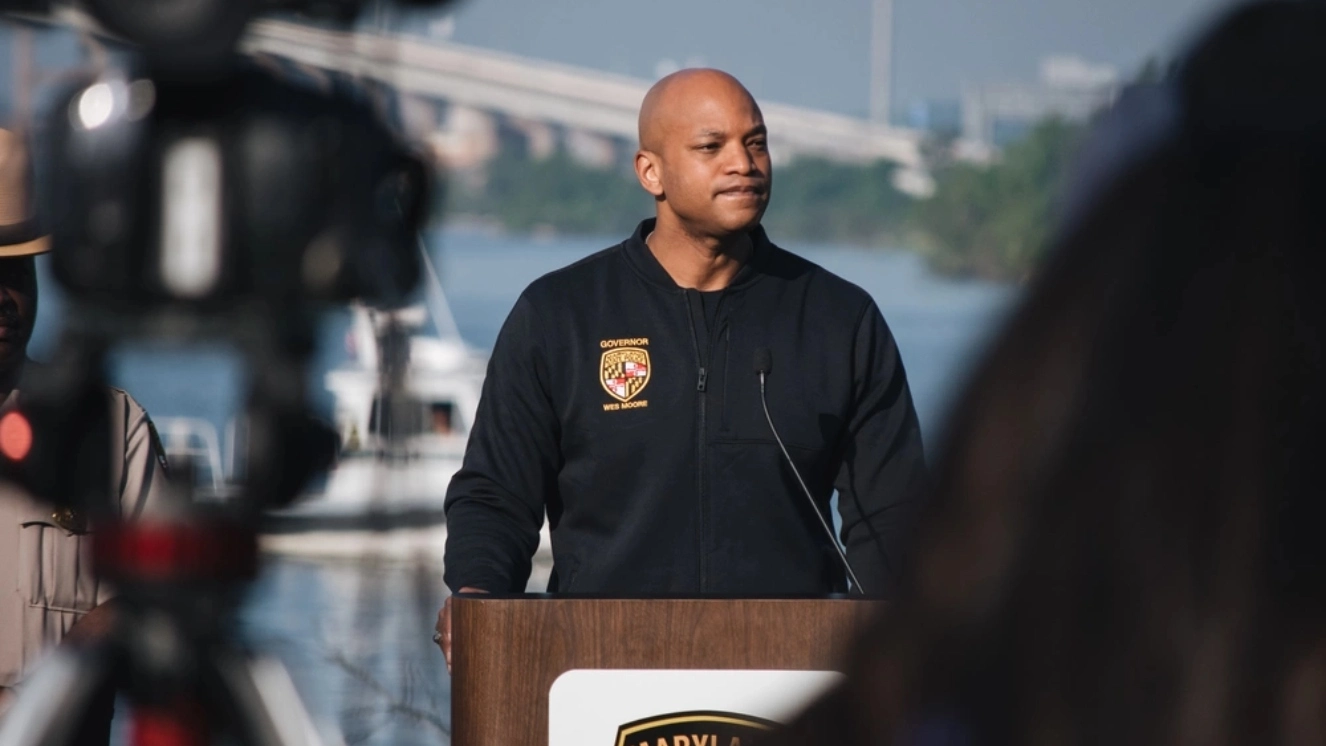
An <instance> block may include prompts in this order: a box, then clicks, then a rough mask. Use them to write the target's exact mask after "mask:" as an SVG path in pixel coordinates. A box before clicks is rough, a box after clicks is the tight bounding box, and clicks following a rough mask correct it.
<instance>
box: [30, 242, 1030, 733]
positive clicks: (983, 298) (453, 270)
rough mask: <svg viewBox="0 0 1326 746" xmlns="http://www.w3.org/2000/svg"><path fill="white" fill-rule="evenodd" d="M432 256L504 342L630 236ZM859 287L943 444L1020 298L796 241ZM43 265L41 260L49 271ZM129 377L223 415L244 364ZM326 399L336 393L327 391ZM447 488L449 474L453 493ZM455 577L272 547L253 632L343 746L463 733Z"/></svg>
mask: <svg viewBox="0 0 1326 746" xmlns="http://www.w3.org/2000/svg"><path fill="white" fill-rule="evenodd" d="M432 239H433V240H432V244H433V247H434V252H433V253H434V258H435V261H436V263H437V265H438V269H439V272H440V274H441V275H442V283H443V286H444V288H445V290H446V292H447V295H448V298H449V300H450V302H451V306H452V310H453V312H454V315H455V317H456V321H457V324H458V325H459V327H460V331H461V334H462V335H463V336H464V337H465V338H466V339H467V340H469V341H470V342H471V343H473V344H475V345H477V346H480V347H483V348H491V346H492V344H493V340H494V339H495V338H496V336H497V332H498V330H499V329H500V328H501V325H502V322H503V320H504V319H505V317H506V314H507V312H508V311H509V310H510V308H511V306H512V304H513V303H514V302H515V300H516V297H517V296H518V295H519V294H520V291H521V290H522V289H523V288H524V287H525V286H526V285H527V284H528V283H529V282H530V281H531V280H533V279H535V278H536V277H538V276H539V275H541V274H543V273H545V272H548V271H550V270H553V269H556V268H558V267H561V266H564V265H566V264H569V263H571V262H572V261H575V260H576V259H579V258H581V257H584V256H586V255H588V254H590V253H593V252H595V251H598V250H599V249H602V248H604V247H605V246H608V245H610V244H612V243H615V242H616V240H617V239H597V240H596V239H554V240H533V239H530V238H527V237H509V236H494V235H486V234H482V233H475V232H462V231H445V232H442V233H440V234H438V235H435V236H433V237H432ZM790 248H794V250H797V251H798V252H799V253H801V254H802V255H804V256H806V257H807V258H809V259H811V260H812V261H815V262H817V263H819V264H821V265H823V266H824V267H826V268H827V269H829V270H831V271H833V272H835V273H837V274H839V275H840V276H843V277H846V278H848V279H850V280H852V281H853V282H855V283H857V284H859V285H861V286H862V287H863V288H865V289H866V290H867V291H868V292H870V293H871V295H872V296H873V297H874V298H875V300H876V302H877V303H878V304H879V306H880V308H881V310H882V311H883V313H884V316H885V318H886V319H887V320H888V322H889V324H890V326H891V328H892V330H893V333H894V336H895V337H896V339H897V341H898V346H899V349H900V350H901V353H902V357H903V361H904V364H905V365H906V368H907V371H908V377H909V380H910V383H911V388H912V393H913V396H914V398H915V401H916V408H917V412H918V414H919V416H920V420H921V424H922V428H923V431H924V433H925V434H926V436H927V440H928V442H929V443H930V444H932V445H933V444H934V442H935V439H936V431H937V428H938V426H939V423H940V421H941V419H942V418H943V416H944V406H945V402H946V399H947V397H948V395H949V393H950V392H951V391H952V389H953V387H954V386H955V385H958V384H959V383H960V382H961V379H962V376H963V375H964V373H965V371H966V369H967V367H968V364H969V362H970V360H971V357H972V356H973V355H974V354H976V353H977V352H978V351H979V347H980V345H981V343H982V341H983V340H984V339H986V338H987V336H988V334H989V332H990V330H991V329H992V327H993V325H995V324H996V323H997V322H998V320H999V319H1000V317H1001V315H1002V314H1003V312H1004V311H1005V310H1006V309H1007V307H1008V304H1009V301H1010V300H1011V299H1012V297H1013V293H1012V291H1011V290H1010V289H1009V288H1007V287H1004V286H998V285H991V284H988V283H980V282H956V281H951V280H947V279H943V278H938V277H935V276H933V275H931V274H929V273H928V272H926V270H925V268H924V266H923V264H922V263H921V262H920V261H919V260H918V259H917V258H916V257H915V256H914V255H912V254H908V253H902V252H888V251H863V250H860V249H855V248H843V247H834V246H813V247H790ZM44 269H45V265H44V264H43V270H44ZM42 292H43V296H42V309H41V315H40V318H39V322H38V332H37V336H36V337H34V340H33V347H32V352H33V355H34V357H37V358H38V359H40V358H41V357H42V356H43V355H44V353H46V352H48V351H49V349H50V346H51V344H52V342H53V332H54V330H55V329H56V328H57V327H58V322H59V319H60V317H61V316H62V314H63V309H64V301H63V299H62V298H61V297H60V296H59V293H58V289H57V288H56V286H55V285H54V283H53V282H52V281H51V280H50V279H49V277H47V278H45V279H44V280H43V284H42ZM347 329H348V315H347V314H344V313H338V314H333V315H332V316H330V317H329V318H328V319H327V320H326V322H325V323H324V324H323V328H322V333H321V340H322V346H321V350H320V351H319V354H318V357H317V359H316V360H315V364H314V366H313V370H312V372H311V374H310V388H311V390H313V391H317V392H320V390H321V379H322V376H323V374H324V373H325V372H326V370H328V369H329V368H331V367H333V366H335V365H336V364H338V363H339V362H341V361H342V360H344V359H345V358H346V352H345V348H344V338H345V333H346V331H347ZM112 375H113V377H114V381H115V383H116V384H117V385H120V386H122V387H124V388H126V389H127V390H128V391H130V392H131V393H132V394H133V395H134V396H135V397H136V398H137V399H138V400H139V401H140V402H142V404H143V405H144V406H145V407H146V408H147V409H148V411H149V412H151V413H153V414H154V415H156V416H157V417H165V416H193V417H202V418H205V419H208V420H210V421H212V422H213V423H214V424H215V425H216V426H217V427H218V428H221V427H222V426H223V425H224V422H225V420H226V419H227V418H228V417H230V416H231V415H232V414H233V413H234V411H235V407H236V406H237V403H238V402H239V398H240V397H239V387H240V383H241V381H242V371H241V369H240V366H239V364H238V361H236V360H234V359H233V358H232V357H230V356H229V355H228V354H227V353H226V352H225V351H223V350H216V349H211V350H193V351H178V350H160V349H151V348H143V347H140V348H135V349H133V350H131V351H129V352H127V353H125V354H121V355H118V356H117V358H116V359H115V361H114V365H113V366H112ZM316 403H317V404H318V406H319V407H320V408H321V409H322V410H323V411H324V412H325V411H327V410H328V407H329V404H330V402H329V400H328V399H327V397H326V396H325V395H322V394H321V393H320V395H319V396H318V398H317V402H316ZM444 488H445V485H438V499H439V500H440V499H441V493H442V490H443V489H444ZM445 594H446V590H445V588H444V587H443V584H442V579H441V568H439V567H433V566H429V565H426V564H425V565H420V564H414V563H411V564H402V563H391V562H387V561H364V562H346V561H340V562H330V561H324V562H314V561H305V560H298V559H291V558H280V559H276V558H273V559H270V560H269V561H268V562H267V563H266V565H265V568H264V571H263V573H262V576H261V578H260V579H259V581H258V582H257V584H256V585H255V586H254V588H253V589H252V592H251V594H250V597H249V600H248V602H247V603H246V605H245V607H244V613H243V628H244V632H245V634H246V635H247V636H248V637H249V638H250V639H251V640H252V641H253V642H254V643H255V644H256V645H258V646H259V647H261V648H262V649H264V650H266V651H269V652H271V653H273V654H275V655H277V656H278V657H280V658H281V660H283V661H284V662H285V663H286V665H287V667H288V668H289V669H290V670H291V674H292V676H293V678H294V680H295V683H296V685H297V687H298V688H299V689H300V691H301V693H302V694H303V696H304V698H305V700H306V704H307V705H308V707H309V710H310V711H311V713H312V715H313V717H314V720H315V722H316V724H317V726H318V729H319V730H320V731H321V732H322V734H323V735H324V737H325V739H326V740H327V741H328V743H329V744H336V743H345V744H384V745H386V744H393V745H398V746H412V745H413V744H421V745H422V744H430V745H431V744H437V743H439V742H441V743H446V742H448V741H449V739H448V738H447V734H448V733H449V730H450V727H449V726H450V707H449V701H450V681H449V678H448V676H447V673H446V668H445V666H444V664H443V661H442V657H441V654H440V653H438V651H437V649H436V647H435V646H434V645H433V643H432V641H431V639H430V638H431V634H432V628H433V623H434V620H435V618H436V611H437V608H438V607H439V606H440V604H441V602H442V600H443V598H444V597H445Z"/></svg>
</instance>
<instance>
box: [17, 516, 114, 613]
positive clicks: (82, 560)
mask: <svg viewBox="0 0 1326 746" xmlns="http://www.w3.org/2000/svg"><path fill="white" fill-rule="evenodd" d="M18 549H19V554H18V559H19V592H20V593H21V594H22V595H23V596H24V597H25V598H26V599H27V602H28V604H29V605H30V606H37V607H40V608H44V609H51V610H54V611H72V612H85V611H88V610H90V609H91V608H92V607H94V606H96V604H97V578H96V576H95V574H94V573H93V572H92V551H91V550H92V537H91V536H89V535H87V534H75V533H71V532H70V531H67V530H66V529H64V528H63V527H61V526H60V525H58V524H57V523H55V521H54V520H52V519H49V518H43V519H37V520H26V521H23V522H22V523H21V524H20V528H19V547H18Z"/></svg>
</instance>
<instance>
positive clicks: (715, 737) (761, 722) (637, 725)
mask: <svg viewBox="0 0 1326 746" xmlns="http://www.w3.org/2000/svg"><path fill="white" fill-rule="evenodd" d="M776 726H777V724H776V723H774V722H772V721H770V720H765V719H763V718H757V717H752V716H750V715H738V714H737V713H735V712H676V713H673V714H671V715H660V716H658V717H652V718H646V719H644V720H637V721H635V722H634V723H627V724H626V725H623V726H621V727H620V728H618V729H617V746H658V745H659V744H665V745H666V746H674V745H676V746H681V745H682V744H685V745H686V746H748V745H749V744H751V743H752V742H754V740H755V739H756V738H757V737H758V736H760V735H762V734H765V733H768V732H769V731H771V730H773V729H774V728H775V727H776Z"/></svg>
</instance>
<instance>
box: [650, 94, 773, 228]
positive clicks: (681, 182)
mask: <svg viewBox="0 0 1326 746" xmlns="http://www.w3.org/2000/svg"><path fill="white" fill-rule="evenodd" d="M767 140H768V137H767V133H766V132H765V127H764V115H763V114H761V113H760V107H759V106H757V105H756V104H755V99H754V98H752V97H751V95H750V91H747V90H746V88H745V87H744V86H742V85H741V83H738V82H737V79H736V78H734V77H732V76H731V75H728V74H727V73H725V72H720V71H718V70H682V71H681V72H677V73H673V74H672V75H669V76H667V77H666V78H664V79H662V80H660V81H658V83H656V84H655V85H654V87H653V88H652V89H650V91H649V95H647V96H645V100H644V103H643V104H642V105H641V106H640V150H639V151H637V152H636V154H635V174H636V176H637V177H638V178H639V180H640V186H642V187H644V189H645V191H647V192H649V193H650V194H652V195H653V196H654V204H655V207H656V208H657V211H658V224H657V225H658V226H659V227H660V228H662V229H664V230H671V229H673V228H675V229H678V230H682V231H684V232H686V233H689V234H690V235H691V236H693V237H698V238H702V239H704V240H710V239H713V240H718V241H725V240H727V239H729V238H731V237H733V236H736V235H739V234H744V233H745V232H746V231H749V230H750V229H751V228H752V227H753V226H755V225H757V224H758V223H759V221H760V218H761V217H762V216H763V215H764V208H765V207H766V206H767V205H768V203H769V190H770V187H771V184H772V179H773V172H772V170H771V164H770V160H769V146H768V142H767ZM656 230H658V229H657V228H656Z"/></svg>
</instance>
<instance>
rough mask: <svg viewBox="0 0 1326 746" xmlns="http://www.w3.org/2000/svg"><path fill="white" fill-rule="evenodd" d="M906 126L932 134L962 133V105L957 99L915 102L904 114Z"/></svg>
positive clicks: (903, 120) (903, 119)
mask: <svg viewBox="0 0 1326 746" xmlns="http://www.w3.org/2000/svg"><path fill="white" fill-rule="evenodd" d="M902 122H903V124H904V126H907V127H910V128H912V129H916V130H921V131H922V132H929V133H932V134H945V135H947V134H955V135H956V134H958V133H959V132H961V131H962V104H961V103H960V102H958V101H957V100H955V99H940V100H925V101H913V102H912V103H911V104H909V105H908V106H907V108H906V110H905V111H904V112H903V113H902Z"/></svg>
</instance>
